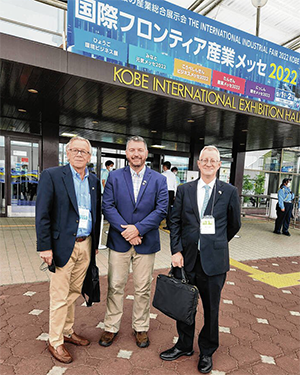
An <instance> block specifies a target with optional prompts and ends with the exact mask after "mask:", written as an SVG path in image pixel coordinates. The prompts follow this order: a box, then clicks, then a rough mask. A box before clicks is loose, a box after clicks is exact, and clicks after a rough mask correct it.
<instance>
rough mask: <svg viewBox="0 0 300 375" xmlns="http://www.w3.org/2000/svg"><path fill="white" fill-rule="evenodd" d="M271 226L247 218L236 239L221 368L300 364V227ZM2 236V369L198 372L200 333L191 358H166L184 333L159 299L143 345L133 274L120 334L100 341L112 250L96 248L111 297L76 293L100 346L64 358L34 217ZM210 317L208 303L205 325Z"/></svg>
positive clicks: (10, 225) (282, 369)
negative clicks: (286, 230)
mask: <svg viewBox="0 0 300 375" xmlns="http://www.w3.org/2000/svg"><path fill="white" fill-rule="evenodd" d="M272 229H273V224H272V223H271V222H269V223H268V222H263V221H257V220H245V219H244V220H243V227H242V230H241V231H240V232H239V236H240V237H239V238H234V239H233V240H232V242H231V245H230V253H231V258H232V259H231V271H230V272H229V273H228V276H227V280H226V285H225V287H224V290H223V293H222V300H221V306H220V348H219V349H218V351H217V352H216V353H215V354H214V356H213V362H214V370H213V371H212V372H211V374H212V375H227V374H236V375H245V374H258V375H277V374H280V375H281V374H282V375H290V374H299V373H300V346H299V336H300V331H299V323H300V321H299V319H300V318H299V317H300V309H299V294H300V293H299V290H300V289H299V284H300V283H299V280H300V272H299V271H300V267H299V264H300V256H299V255H300V251H299V250H300V247H299V244H300V241H299V240H300V231H299V230H291V234H292V236H291V237H284V236H276V235H274V234H273V233H272ZM105 230H107V228H104V231H105ZM104 241H105V238H103V242H104ZM168 241H169V235H168V233H167V232H164V231H161V242H162V251H161V252H160V253H159V254H158V255H157V259H156V271H155V274H154V278H156V276H157V274H158V273H166V272H167V268H168V267H169V265H170V255H169V243H168ZM0 243H1V249H0V262H1V263H0V264H1V276H0V284H1V285H2V286H1V287H0V308H1V310H0V311H1V312H0V329H1V331H0V345H1V349H0V374H1V375H10V374H14V375H62V374H67V375H77V374H80V375H81V374H85V375H127V374H128V375H172V374H174V375H177V374H178V375H194V374H199V373H198V371H197V362H198V355H199V350H198V348H197V343H196V340H195V345H194V349H195V354H194V355H193V356H192V357H188V358H187V357H182V358H180V359H178V360H177V361H173V362H164V361H162V360H160V358H159V353H160V352H161V351H162V350H165V349H167V348H169V347H171V346H172V345H173V342H176V339H177V337H176V334H177V333H176V328H175V322H174V321H173V320H171V319H169V318H167V317H165V316H164V315H163V314H162V313H160V312H159V311H158V310H156V309H155V308H154V307H151V329H150V331H149V337H150V340H151V345H150V346H149V348H146V349H140V348H138V347H137V346H136V344H135V341H134V337H133V335H132V333H131V311H132V300H133V298H134V297H133V282H132V277H131V276H130V278H129V280H128V284H127V287H126V291H125V295H126V297H125V300H124V315H123V320H122V325H121V329H120V332H119V335H118V336H117V338H116V340H115V342H114V344H113V345H112V346H111V347H109V348H103V347H100V346H99V345H98V340H99V337H100V335H101V332H102V329H103V319H104V314H105V299H106V293H107V276H106V274H107V251H103V252H101V253H100V254H99V255H98V257H97V262H98V265H99V267H100V272H101V275H102V276H101V280H100V283H101V293H102V297H101V300H102V301H101V302H100V303H99V304H95V305H94V306H92V307H90V308H87V307H86V306H83V305H82V303H83V299H81V298H80V299H79V300H78V301H77V304H78V306H77V309H76V326H75V328H76V331H77V332H78V333H79V334H82V335H85V336H86V337H88V338H89V339H90V340H91V345H90V346H89V347H86V348H81V347H75V346H72V345H68V349H69V350H70V352H71V353H72V355H73V356H74V359H75V360H74V362H73V363H71V364H69V365H63V364H61V363H59V362H57V361H56V360H54V359H53V358H52V357H51V356H50V354H49V352H48V350H47V345H46V340H47V337H48V335H47V332H48V312H49V300H48V287H49V283H48V274H47V273H43V272H41V271H39V265H40V263H41V261H40V258H39V256H38V255H37V254H36V252H35V234H34V227H33V221H32V219H0ZM3 245H4V246H3ZM158 269H160V270H158ZM154 284H155V283H153V286H152V292H154V286H155V285H154ZM202 322H203V313H202V306H201V305H200V304H199V308H198V315H197V325H196V329H197V333H198V332H199V330H200V329H201V326H202Z"/></svg>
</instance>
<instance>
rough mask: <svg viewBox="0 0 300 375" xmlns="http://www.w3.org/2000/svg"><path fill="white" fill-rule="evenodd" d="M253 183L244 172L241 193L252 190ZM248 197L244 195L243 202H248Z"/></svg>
mask: <svg viewBox="0 0 300 375" xmlns="http://www.w3.org/2000/svg"><path fill="white" fill-rule="evenodd" d="M253 187H254V186H253V183H252V182H251V179H250V175H249V174H245V175H244V176H243V194H248V193H250V192H251V191H252V190H253ZM249 200H250V198H249V197H244V202H249Z"/></svg>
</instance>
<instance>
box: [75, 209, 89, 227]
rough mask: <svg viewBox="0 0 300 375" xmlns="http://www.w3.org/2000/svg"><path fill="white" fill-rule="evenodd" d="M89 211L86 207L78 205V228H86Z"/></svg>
mask: <svg viewBox="0 0 300 375" xmlns="http://www.w3.org/2000/svg"><path fill="white" fill-rule="evenodd" d="M89 213H90V212H89V210H88V209H87V208H83V207H79V226H78V228H79V229H87V227H88V220H89Z"/></svg>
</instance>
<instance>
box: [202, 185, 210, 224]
mask: <svg viewBox="0 0 300 375" xmlns="http://www.w3.org/2000/svg"><path fill="white" fill-rule="evenodd" d="M203 188H204V189H205V195H204V201H203V205H202V210H201V219H202V218H203V215H204V212H205V210H206V207H207V204H208V201H209V189H210V186H209V185H204V186H203Z"/></svg>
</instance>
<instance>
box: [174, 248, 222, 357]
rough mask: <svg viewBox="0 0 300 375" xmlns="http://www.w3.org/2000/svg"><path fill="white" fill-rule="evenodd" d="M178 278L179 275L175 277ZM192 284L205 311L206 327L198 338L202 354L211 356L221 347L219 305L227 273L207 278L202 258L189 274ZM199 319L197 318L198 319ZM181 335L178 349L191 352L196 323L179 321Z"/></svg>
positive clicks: (204, 326)
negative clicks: (189, 323) (196, 289)
mask: <svg viewBox="0 0 300 375" xmlns="http://www.w3.org/2000/svg"><path fill="white" fill-rule="evenodd" d="M175 276H176V277H178V274H176V275H175ZM187 276H188V279H189V281H190V283H191V284H193V285H196V286H197V288H198V289H199V292H200V297H201V300H202V305H203V311H204V325H203V328H202V330H201V332H200V334H199V336H198V345H199V349H200V353H201V354H203V355H209V356H211V355H212V354H213V353H214V352H215V351H216V350H217V349H218V347H219V305H220V299H221V291H222V288H223V286H224V283H225V280H226V273H222V274H220V275H215V276H207V275H206V274H205V273H204V271H203V269H202V266H201V262H200V256H199V255H198V256H197V261H196V264H195V266H194V269H193V271H192V272H190V273H187ZM196 318H197V317H196ZM177 331H178V335H179V339H178V342H177V344H176V347H177V348H178V349H180V350H186V351H191V350H192V349H193V341H194V334H195V323H194V324H192V325H190V326H189V325H187V324H185V323H182V322H179V321H177Z"/></svg>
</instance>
